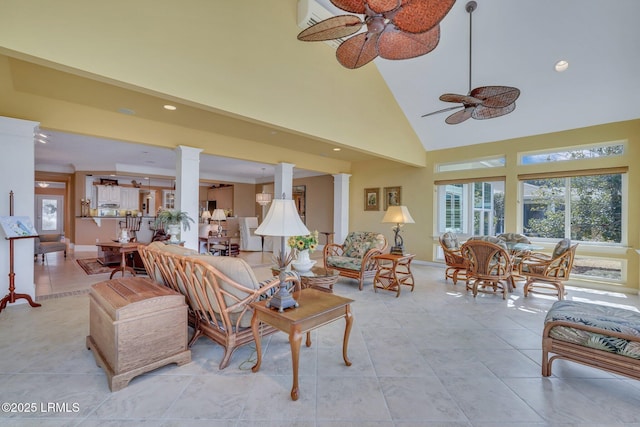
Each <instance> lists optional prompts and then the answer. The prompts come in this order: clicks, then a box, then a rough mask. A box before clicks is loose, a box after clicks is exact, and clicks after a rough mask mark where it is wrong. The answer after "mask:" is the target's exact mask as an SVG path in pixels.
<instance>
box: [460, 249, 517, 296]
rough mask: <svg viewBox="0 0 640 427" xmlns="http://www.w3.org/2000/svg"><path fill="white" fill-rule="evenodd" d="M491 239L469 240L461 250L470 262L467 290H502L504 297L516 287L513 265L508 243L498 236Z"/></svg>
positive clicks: (490, 291) (485, 291)
mask: <svg viewBox="0 0 640 427" xmlns="http://www.w3.org/2000/svg"><path fill="white" fill-rule="evenodd" d="M494 239H495V241H489V240H474V239H470V240H467V241H466V242H465V243H464V244H463V245H462V246H461V247H460V251H461V253H462V256H464V257H465V258H466V259H467V260H468V263H469V267H468V269H467V277H468V278H467V286H466V288H467V290H468V291H473V296H474V297H476V296H477V295H478V292H483V293H496V292H497V291H498V290H501V292H502V299H506V297H507V293H508V292H511V291H512V290H513V288H514V282H513V275H512V274H513V271H512V270H513V266H512V264H511V257H510V256H509V253H508V252H507V248H506V245H504V243H503V242H500V241H499V240H498V239H497V238H494Z"/></svg>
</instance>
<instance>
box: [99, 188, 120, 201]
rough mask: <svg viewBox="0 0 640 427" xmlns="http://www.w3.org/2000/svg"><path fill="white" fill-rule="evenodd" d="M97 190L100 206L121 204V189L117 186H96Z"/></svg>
mask: <svg viewBox="0 0 640 427" xmlns="http://www.w3.org/2000/svg"><path fill="white" fill-rule="evenodd" d="M96 190H97V193H98V194H97V199H98V206H100V205H105V204H109V205H119V204H120V187H118V186H117V185H96Z"/></svg>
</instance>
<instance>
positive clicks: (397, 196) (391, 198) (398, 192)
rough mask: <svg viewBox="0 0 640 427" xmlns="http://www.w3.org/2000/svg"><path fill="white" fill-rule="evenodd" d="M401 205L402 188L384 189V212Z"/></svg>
mask: <svg viewBox="0 0 640 427" xmlns="http://www.w3.org/2000/svg"><path fill="white" fill-rule="evenodd" d="M401 204H402V187H384V210H385V211H386V210H387V208H388V207H389V206H400V205H401Z"/></svg>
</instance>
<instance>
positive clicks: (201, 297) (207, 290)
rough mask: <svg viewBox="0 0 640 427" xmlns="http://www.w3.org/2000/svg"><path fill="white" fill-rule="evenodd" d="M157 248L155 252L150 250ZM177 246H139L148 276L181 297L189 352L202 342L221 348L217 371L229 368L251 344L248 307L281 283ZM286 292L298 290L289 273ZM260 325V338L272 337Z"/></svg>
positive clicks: (239, 263) (236, 261) (234, 261)
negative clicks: (234, 356)
mask: <svg viewBox="0 0 640 427" xmlns="http://www.w3.org/2000/svg"><path fill="white" fill-rule="evenodd" d="M152 245H155V246H152ZM178 248H180V247H179V246H175V245H165V244H164V243H156V244H151V245H148V246H140V247H139V248H138V251H140V252H141V255H142V259H143V261H144V263H145V268H146V269H147V271H149V272H150V273H149V276H150V277H151V278H152V279H153V280H155V281H158V282H159V283H162V284H164V285H166V286H169V287H171V288H173V289H174V290H176V291H178V292H180V293H181V294H182V295H184V297H185V300H186V302H187V304H188V305H189V309H190V310H189V321H190V324H191V325H192V326H193V329H194V333H193V336H192V337H191V340H190V341H189V346H191V345H193V343H194V342H195V341H196V340H197V339H198V338H199V337H201V336H205V337H207V338H209V339H211V340H212V341H214V342H216V343H218V344H220V345H221V346H222V347H224V355H223V357H222V360H221V361H220V365H219V368H220V369H224V368H225V367H227V365H228V364H229V362H230V360H231V355H232V354H233V352H234V351H235V350H236V349H237V348H238V347H240V346H243V345H245V344H248V343H251V342H253V341H254V338H253V333H252V330H251V317H252V315H253V310H252V308H251V305H250V304H251V303H252V302H254V301H257V300H259V299H266V298H268V297H270V296H271V295H273V294H274V293H275V292H277V290H278V287H279V283H280V281H279V278H278V277H274V278H270V279H269V280H266V281H264V282H261V283H259V282H258V280H257V279H256V277H255V275H254V274H253V270H251V267H250V266H249V264H247V263H246V261H244V260H243V259H240V258H235V257H220V256H211V255H197V254H193V252H194V251H189V250H188V249H186V250H185V249H184V248H182V251H186V252H185V255H186V256H185V255H180V250H181V249H178ZM286 280H287V282H288V286H295V287H296V288H297V289H300V281H299V278H298V275H297V274H296V273H289V274H288V276H287V278H286ZM276 331H277V329H275V328H273V327H271V326H268V325H266V324H261V325H260V333H261V335H262V336H265V335H269V334H271V333H274V332H276Z"/></svg>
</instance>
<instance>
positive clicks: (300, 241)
mask: <svg viewBox="0 0 640 427" xmlns="http://www.w3.org/2000/svg"><path fill="white" fill-rule="evenodd" d="M287 244H288V245H289V247H290V248H292V249H297V250H299V251H302V250H305V249H309V252H313V251H315V250H316V248H317V247H318V230H316V231H314V232H312V233H311V234H309V235H306V236H291V237H289V240H288V241H287Z"/></svg>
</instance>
